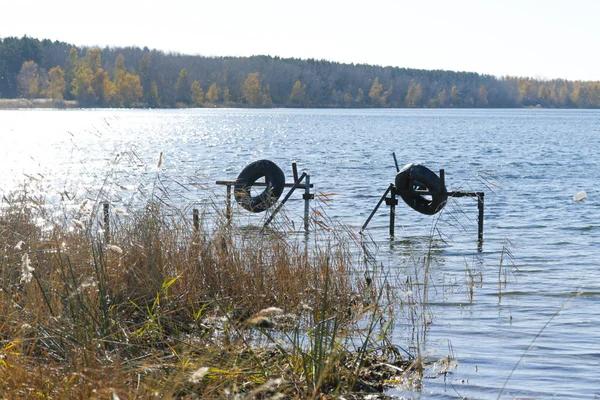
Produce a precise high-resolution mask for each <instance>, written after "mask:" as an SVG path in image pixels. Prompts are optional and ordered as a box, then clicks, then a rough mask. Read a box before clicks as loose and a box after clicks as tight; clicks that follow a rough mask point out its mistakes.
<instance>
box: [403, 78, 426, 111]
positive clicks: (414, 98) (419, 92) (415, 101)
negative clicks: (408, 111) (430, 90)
mask: <svg viewBox="0 0 600 400" xmlns="http://www.w3.org/2000/svg"><path fill="white" fill-rule="evenodd" d="M422 96H423V89H422V88H421V84H420V83H419V84H417V83H415V81H414V80H411V81H410V83H409V84H408V91H407V92H406V98H405V100H404V101H405V103H406V106H407V107H418V106H420V105H421V97H422Z"/></svg>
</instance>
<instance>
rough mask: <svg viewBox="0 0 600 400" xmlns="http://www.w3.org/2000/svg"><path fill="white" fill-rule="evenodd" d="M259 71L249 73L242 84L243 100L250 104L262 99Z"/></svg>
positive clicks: (257, 102) (256, 103) (259, 101)
mask: <svg viewBox="0 0 600 400" xmlns="http://www.w3.org/2000/svg"><path fill="white" fill-rule="evenodd" d="M260 89H261V82H260V72H254V73H252V72H251V73H249V74H248V77H247V78H246V80H245V81H244V84H243V86H242V95H243V97H244V100H246V101H247V102H248V104H250V105H253V106H254V105H258V104H260V103H261V101H262V96H261V92H260Z"/></svg>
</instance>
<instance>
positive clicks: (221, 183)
mask: <svg viewBox="0 0 600 400" xmlns="http://www.w3.org/2000/svg"><path fill="white" fill-rule="evenodd" d="M215 183H216V184H217V185H225V186H235V184H236V183H237V182H236V181H216V182H215ZM294 185H295V184H294V183H285V187H288V188H291V187H293V186H294ZM252 186H267V184H266V182H254V183H253V184H252ZM313 186H314V185H313V184H312V183H311V184H310V187H311V188H312V187H313ZM304 188H305V187H304V184H300V185H298V186H296V189H304Z"/></svg>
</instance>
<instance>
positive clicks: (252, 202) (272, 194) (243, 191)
mask: <svg viewBox="0 0 600 400" xmlns="http://www.w3.org/2000/svg"><path fill="white" fill-rule="evenodd" d="M263 176H264V177H265V179H266V182H267V186H266V188H265V190H263V191H262V193H261V194H259V195H258V196H254V197H252V196H250V188H251V187H252V185H254V183H255V182H256V181H257V180H258V179H260V178H262V177H263ZM284 188H285V175H284V174H283V171H282V170H281V168H279V167H278V166H277V165H276V164H275V163H274V162H272V161H269V160H259V161H255V162H253V163H251V164H249V165H248V166H247V167H246V168H244V169H243V170H242V172H240V175H239V176H238V178H237V180H236V184H235V187H234V192H233V194H234V196H235V201H237V203H238V204H239V205H240V206H242V207H243V208H245V209H246V210H248V211H251V212H255V213H259V212H263V211H265V210H267V209H268V208H269V207H271V206H272V205H273V204H275V202H276V201H277V199H279V196H281V193H283V189H284Z"/></svg>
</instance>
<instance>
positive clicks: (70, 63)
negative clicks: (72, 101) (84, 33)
mask: <svg viewBox="0 0 600 400" xmlns="http://www.w3.org/2000/svg"><path fill="white" fill-rule="evenodd" d="M78 63H79V55H78V53H77V49H76V48H75V47H72V48H71V50H70V51H69V58H68V59H67V65H66V67H65V81H66V83H67V88H69V89H70V88H72V87H73V86H72V85H73V80H74V79H75V75H76V74H77V65H78ZM67 94H69V95H71V91H70V90H69V91H68V92H67Z"/></svg>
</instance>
